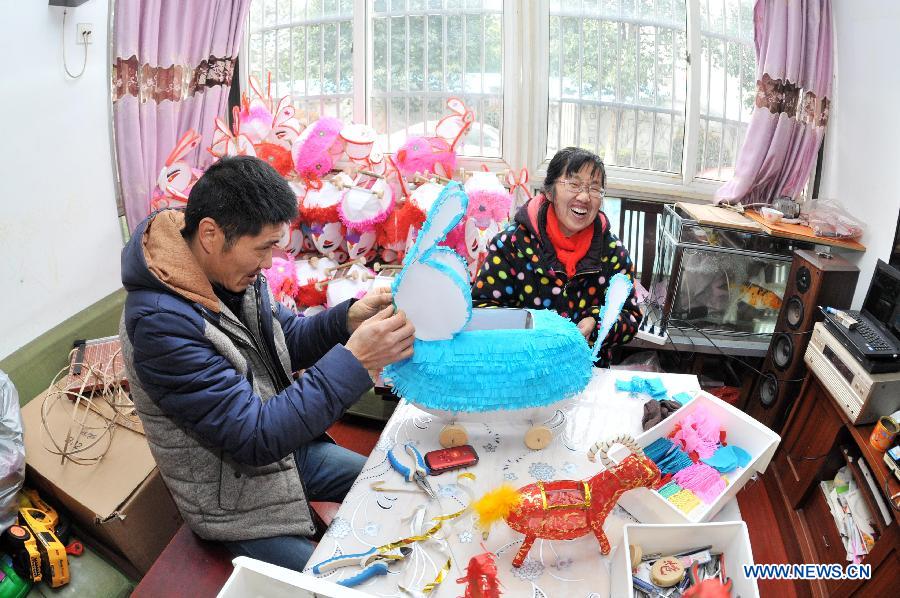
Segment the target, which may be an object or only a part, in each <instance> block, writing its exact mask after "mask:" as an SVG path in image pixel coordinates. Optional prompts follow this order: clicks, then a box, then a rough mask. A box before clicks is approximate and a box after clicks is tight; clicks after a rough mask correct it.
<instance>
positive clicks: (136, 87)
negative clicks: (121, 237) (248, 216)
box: [112, 0, 250, 230]
mask: <svg viewBox="0 0 900 598" xmlns="http://www.w3.org/2000/svg"><path fill="white" fill-rule="evenodd" d="M249 5H250V0H117V1H116V5H115V9H114V10H115V12H114V18H115V32H114V40H113V44H114V46H113V49H114V58H113V65H112V94H113V122H114V126H115V137H116V152H117V161H118V168H119V179H120V181H121V185H122V196H123V197H122V199H123V203H124V206H125V216H126V219H127V221H128V227H129V230H134V227H135V226H137V224H138V223H139V222H140V221H141V220H143V218H144V217H145V216H147V214H148V213H149V211H150V198H151V194H152V193H153V191H154V189H155V188H156V179H157V176H158V175H159V171H160V169H161V168H162V167H163V165H164V163H165V160H166V157H167V156H168V155H169V152H171V151H172V149H173V148H174V147H175V144H176V142H177V141H178V139H179V138H180V137H181V136H182V135H183V134H184V133H185V132H186V131H187V130H188V129H194V130H195V131H197V132H198V133H200V134H201V135H202V141H201V142H200V147H199V148H198V149H195V150H193V151H192V152H191V153H190V154H188V155H187V156H186V161H187V162H188V163H189V164H191V165H192V166H193V167H196V168H203V167H205V166H207V165H208V164H209V163H210V161H211V160H212V156H211V155H210V154H209V153H208V152H207V151H206V150H205V148H207V147H209V146H210V143H211V142H212V134H213V126H214V125H213V122H214V119H215V117H216V116H222V115H224V114H225V113H226V111H227V108H228V93H229V90H230V88H231V80H232V76H233V75H234V61H235V58H236V57H237V54H238V50H239V48H240V43H241V35H242V33H243V28H244V22H245V17H246V15H247V9H248V8H249Z"/></svg>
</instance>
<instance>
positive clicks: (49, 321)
mask: <svg viewBox="0 0 900 598" xmlns="http://www.w3.org/2000/svg"><path fill="white" fill-rule="evenodd" d="M108 11H109V6H108V2H107V0H89V1H88V2H87V3H86V4H84V5H83V6H80V7H78V8H75V9H69V15H68V20H67V24H66V25H67V31H66V39H67V42H68V44H69V45H68V48H67V55H68V61H69V69H70V70H73V69H74V70H73V72H76V73H77V72H78V70H80V69H81V64H82V60H83V56H84V47H83V46H76V45H75V43H74V40H75V26H76V23H79V22H90V23H92V24H93V26H94V33H93V37H94V43H93V44H92V45H90V46H88V64H87V70H86V71H85V73H84V75H83V76H82V77H81V78H80V79H70V78H68V77H67V76H66V74H65V72H64V70H63V64H62V46H61V33H62V9H61V8H56V7H49V6H48V5H47V2H46V0H27V1H23V0H0V14H2V15H3V22H4V23H5V24H6V25H5V27H6V28H5V29H4V31H3V36H2V37H0V56H2V57H3V67H2V69H0V118H2V122H3V124H2V130H3V143H0V181H2V183H0V289H2V290H0V358H3V357H5V356H7V355H9V354H10V353H11V352H13V351H15V350H16V349H18V348H19V347H21V346H22V345H24V344H26V343H27V342H29V341H31V340H33V339H34V338H35V337H37V336H39V335H40V334H42V333H44V332H46V331H47V330H49V329H50V328H52V327H54V326H56V325H57V324H59V323H60V322H62V321H64V320H65V319H66V318H68V317H70V316H71V315H73V314H75V313H77V312H79V311H81V310H82V309H84V308H85V307H87V306H89V305H91V304H92V303H94V302H96V301H98V300H99V299H102V298H103V297H105V296H107V295H109V294H110V293H112V292H113V291H115V290H116V289H117V288H119V287H120V286H121V279H120V277H119V252H120V250H121V247H122V235H121V233H120V229H119V223H118V218H117V215H116V204H115V191H114V184H113V172H112V159H111V157H110V143H109V120H110V114H109V108H108V97H109V95H108V94H109V92H108V87H107V77H108V68H107V64H106V63H107V55H106V44H107V37H108V36H107V17H108Z"/></svg>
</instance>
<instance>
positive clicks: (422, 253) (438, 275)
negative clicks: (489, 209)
mask: <svg viewBox="0 0 900 598" xmlns="http://www.w3.org/2000/svg"><path fill="white" fill-rule="evenodd" d="M468 201H469V198H468V196H467V195H466V194H465V192H464V191H463V190H462V187H461V186H460V184H459V183H457V182H455V181H452V182H450V183H448V184H447V185H446V187H444V190H443V191H441V194H440V195H439V196H438V198H437V200H435V202H434V205H432V206H431V209H430V210H429V211H428V217H427V218H426V219H425V223H424V224H423V225H422V229H421V230H420V231H419V235H418V237H417V238H416V242H415V243H414V244H413V246H412V248H411V249H410V250H409V253H408V254H407V255H406V257H405V258H404V260H403V270H401V271H400V274H398V275H397V278H396V280H395V282H394V303H395V304H396V305H397V307H398V308H399V309H402V310H404V312H406V315H407V317H408V318H409V319H410V321H411V322H412V323H413V325H414V326H415V328H416V338H418V339H420V340H442V339H449V338H452V337H453V335H454V334H456V333H457V332H459V331H460V330H461V329H462V328H463V326H465V325H466V323H467V322H468V321H469V318H471V316H472V290H471V288H470V286H469V273H468V270H467V267H466V263H465V262H464V261H463V259H462V258H461V257H460V256H459V254H458V253H456V252H455V251H453V250H452V249H450V248H449V247H439V246H438V243H440V242H441V241H443V240H444V238H445V237H446V236H447V233H448V232H450V231H451V230H453V228H454V227H455V226H456V225H457V224H458V223H459V220H460V218H462V216H463V214H465V212H466V207H467V205H468Z"/></svg>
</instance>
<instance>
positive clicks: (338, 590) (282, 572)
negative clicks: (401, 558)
mask: <svg viewBox="0 0 900 598" xmlns="http://www.w3.org/2000/svg"><path fill="white" fill-rule="evenodd" d="M232 563H234V571H232V572H231V577H229V578H228V581H226V582H225V585H224V586H222V590H221V591H220V592H219V594H218V597H217V598H244V597H245V596H266V597H267V598H363V597H364V596H371V594H368V593H365V592H361V591H359V590H355V589H353V588H345V587H344V586H341V585H338V584H336V583H334V582H333V581H328V580H327V579H319V578H317V577H313V575H312V574H309V573H298V572H296V571H291V570H290V569H285V568H283V567H278V566H276V565H270V564H269V563H264V562H262V561H257V560H256V559H251V558H250V557H246V556H239V557H237V558H236V559H234V560H233V561H232Z"/></svg>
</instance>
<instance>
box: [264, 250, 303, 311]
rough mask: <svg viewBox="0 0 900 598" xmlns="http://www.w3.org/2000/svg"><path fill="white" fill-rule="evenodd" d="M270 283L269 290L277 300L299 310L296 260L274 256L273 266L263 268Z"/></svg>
mask: <svg viewBox="0 0 900 598" xmlns="http://www.w3.org/2000/svg"><path fill="white" fill-rule="evenodd" d="M263 274H265V276H266V278H267V279H268V283H269V290H270V291H272V296H273V297H275V300H276V301H278V302H279V303H281V304H282V305H284V306H285V307H287V308H288V309H290V310H291V311H297V304H296V302H295V296H296V294H297V286H298V280H297V269H296V267H295V266H294V261H293V260H292V259H291V260H286V259H284V258H279V257H273V258H272V267H271V268H268V269H266V270H263Z"/></svg>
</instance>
